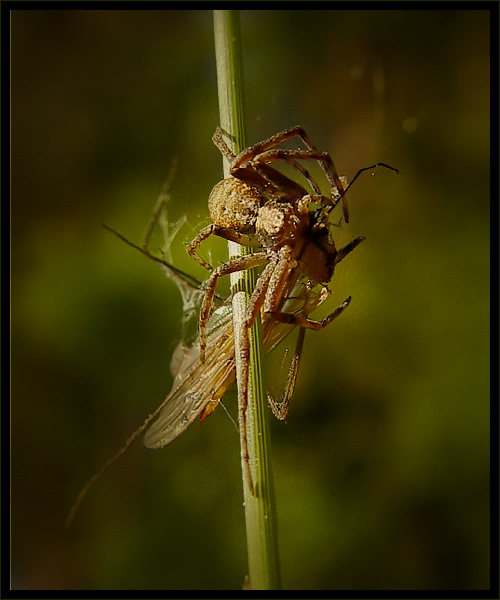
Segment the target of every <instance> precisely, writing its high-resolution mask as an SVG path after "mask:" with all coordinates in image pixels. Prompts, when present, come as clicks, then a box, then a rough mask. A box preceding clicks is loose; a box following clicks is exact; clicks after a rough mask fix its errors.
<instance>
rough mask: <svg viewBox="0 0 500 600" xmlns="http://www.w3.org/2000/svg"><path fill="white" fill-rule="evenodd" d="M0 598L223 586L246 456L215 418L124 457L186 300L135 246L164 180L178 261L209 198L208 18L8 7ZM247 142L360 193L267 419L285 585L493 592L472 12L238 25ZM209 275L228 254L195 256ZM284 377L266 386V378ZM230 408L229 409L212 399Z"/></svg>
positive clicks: (219, 246)
mask: <svg viewBox="0 0 500 600" xmlns="http://www.w3.org/2000/svg"><path fill="white" fill-rule="evenodd" d="M11 18H12V149H13V156H12V268H13V273H12V377H13V380H12V469H13V472H12V559H13V572H12V587H13V588H14V589H36V588H38V589H120V588H121V589H176V588H177V589H186V588H187V589H209V588H216V589H217V588H219V589H231V588H233V589H239V588H240V587H241V585H242V582H243V577H244V575H245V573H246V556H245V538H244V521H243V510H242V490H241V478H240V473H239V469H240V466H239V448H238V436H237V433H236V431H235V428H234V426H233V425H232V423H231V422H230V420H229V419H228V417H227V416H226V414H225V412H224V410H222V409H219V410H217V411H216V412H215V413H214V415H213V416H212V417H211V418H210V419H209V420H207V421H206V422H204V423H203V424H202V426H201V427H199V426H198V425H194V426H192V427H191V428H190V429H189V430H188V431H187V432H186V433H185V434H184V435H183V436H182V437H181V438H179V439H178V440H177V441H176V442H175V443H174V444H173V445H172V446H170V447H168V448H167V449H165V450H163V451H149V450H146V449H144V448H143V447H142V445H141V444H137V445H136V447H134V448H133V449H132V450H131V451H130V452H129V453H128V455H126V456H125V457H123V458H122V460H121V461H120V462H119V464H117V465H116V466H115V467H114V468H113V469H112V470H111V471H110V472H109V473H108V474H107V475H106V477H105V478H103V479H102V480H101V481H100V482H99V483H98V484H97V485H96V487H95V488H94V489H93V490H92V492H91V493H90V494H89V496H88V498H87V499H86V501H85V503H84V504H83V505H82V507H81V510H80V512H79V514H78V515H77V518H76V521H75V523H74V526H73V528H72V529H71V530H70V531H69V532H67V531H65V530H64V519H65V516H66V512H67V510H68V509H69V507H70V505H71V503H72V501H73V499H74V498H75V496H76V494H77V492H78V491H79V489H80V488H81V486H82V485H83V484H84V483H85V481H86V480H87V479H88V478H89V477H90V476H91V475H92V474H93V473H94V472H95V471H96V470H97V469H98V468H99V467H100V466H101V464H102V463H103V462H104V461H105V459H107V458H108V457H109V456H110V455H111V454H112V453H113V452H114V451H115V450H116V449H117V448H118V447H119V446H120V445H121V443H122V441H123V440H124V439H125V438H126V437H127V435H128V434H129V433H131V431H132V430H133V429H134V428H135V427H136V426H137V425H139V424H140V423H141V422H142V419H143V418H144V417H145V416H146V415H147V414H148V413H149V412H150V411H151V410H152V409H153V408H155V407H156V405H157V404H159V402H160V401H161V400H162V399H163V397H164V396H165V394H166V392H167V391H168V390H169V388H170V384H171V378H170V374H169V367H168V365H169V360H170V356H171V353H172V351H173V349H174V347H175V345H176V343H177V342H178V340H179V335H180V330H179V321H180V317H181V309H182V304H181V300H180V296H179V294H178V292H177V290H176V288H175V286H174V285H173V284H172V283H170V282H168V281H167V280H166V279H165V277H164V276H163V275H162V274H161V272H160V271H159V270H158V269H157V268H156V267H155V265H154V264H152V263H149V262H148V261H147V260H146V259H145V258H144V257H142V256H140V255H139V254H138V253H135V252H134V251H133V250H132V249H130V248H129V247H127V246H125V245H124V244H123V243H121V242H120V241H119V240H117V239H116V238H114V237H113V236H112V235H111V234H109V233H108V232H106V231H105V230H104V229H102V228H101V223H106V224H108V225H110V226H112V227H114V228H115V229H117V230H119V231H120V232H121V233H123V234H124V235H126V236H127V237H128V238H129V239H131V240H133V241H136V242H140V241H141V239H142V235H143V232H144V229H145V227H146V225H147V223H148V221H149V218H150V215H151V211H152V207H153V204H154V201H155V199H156V197H157V194H158V192H159V190H160V188H161V186H162V183H163V181H164V179H165V178H166V176H167V173H168V171H169V169H170V164H171V161H172V159H173V158H174V157H177V158H178V161H179V166H178V171H177V176H176V179H175V182H174V184H173V186H172V204H171V219H172V220H176V219H178V218H179V217H181V216H182V215H184V214H185V215H187V217H188V221H189V225H188V226H186V227H184V229H183V231H182V233H181V235H180V237H179V238H178V240H177V243H176V245H175V246H174V248H173V253H174V256H173V260H174V262H175V264H176V265H177V266H179V267H181V268H183V269H185V270H186V271H189V272H190V273H192V274H194V275H196V276H198V277H201V276H203V275H204V273H203V272H202V270H201V269H200V268H198V267H197V266H196V265H195V264H194V262H193V261H191V260H190V259H189V258H187V257H186V256H185V252H184V249H183V244H184V243H185V242H186V241H188V240H189V239H190V238H192V237H193V235H194V233H195V232H196V231H197V230H198V229H199V227H200V226H202V225H205V224H207V223H208V215H207V209H206V199H207V197H208V194H209V192H210V190H211V188H212V186H213V185H214V184H215V183H216V182H217V181H218V180H219V179H220V178H221V174H222V165H221V157H220V154H219V152H218V151H217V150H216V148H215V147H214V146H213V145H212V142H211V136H212V133H213V131H214V130H215V127H216V125H217V124H218V112H217V96H216V79H215V62H214V51H213V34H212V14H211V12H210V11H196V10H194V11H179V12H177V11H161V10H158V11H106V10H103V11H14V12H13V13H12V15H11ZM242 33H243V50H244V57H245V86H246V98H247V102H246V105H247V106H246V108H247V128H248V141H249V142H250V143H251V142H257V141H260V140H262V139H264V138H266V137H268V136H269V135H271V134H274V133H276V132H277V131H279V130H282V129H284V128H287V127H289V126H291V125H295V124H301V125H302V126H304V128H305V129H306V131H307V132H308V133H309V135H310V136H311V137H312V139H313V140H314V141H315V142H316V143H317V145H318V146H319V147H320V148H322V149H325V150H328V151H330V153H331V154H332V156H333V158H334V160H335V162H336V165H337V168H338V170H339V173H340V174H343V175H346V176H348V177H349V178H352V177H353V176H354V174H355V173H356V172H357V170H358V169H359V168H361V167H364V166H368V165H371V164H373V163H375V162H378V161H383V162H387V163H389V164H391V165H394V166H395V167H397V168H398V169H399V170H400V175H399V176H397V175H395V174H393V173H391V172H389V171H384V170H378V171H377V172H376V175H375V177H371V176H370V174H369V173H366V174H365V175H363V176H362V177H361V178H360V179H359V180H358V181H357V182H356V184H355V186H354V187H353V189H352V190H351V192H350V195H349V203H350V209H351V223H350V224H349V225H348V226H343V228H342V230H339V231H338V232H337V240H338V243H339V245H340V244H342V243H345V242H347V241H348V240H350V239H352V238H353V237H356V236H358V235H365V236H366V238H367V241H366V242H364V243H363V244H362V245H361V246H360V247H359V248H357V249H356V251H355V252H354V253H353V254H352V255H351V256H349V258H348V259H346V261H345V262H344V263H342V264H341V265H340V266H339V268H338V272H337V273H336V274H335V277H334V281H333V286H332V287H333V289H334V292H333V298H332V299H331V300H330V301H329V302H328V306H327V307H326V308H325V310H324V311H323V312H326V311H329V310H330V311H331V310H333V308H335V307H336V306H337V305H338V304H340V302H342V301H343V300H344V299H345V298H346V297H347V296H348V295H350V294H352V296H353V301H352V304H351V306H350V307H349V309H348V311H346V313H344V314H343V315H342V317H341V318H339V320H338V321H336V322H335V323H334V324H332V325H331V326H330V327H329V328H328V329H327V330H325V331H323V332H317V333H316V332H312V333H310V334H308V336H306V345H305V350H304V357H303V364H302V367H301V372H300V375H299V382H298V387H297V390H296V394H295V398H294V401H293V405H292V408H291V410H290V414H289V417H288V422H287V423H286V424H283V423H279V422H277V421H276V420H274V419H273V422H272V432H273V446H274V452H273V461H274V470H275V479H276V492H277V500H278V513H279V535H280V547H281V561H282V575H283V585H284V587H285V588H289V589H296V588H299V589H301V588H302V589H308V588H311V589H346V590H347V589H366V590H371V589H388V590H389V589H403V590H409V589H412V590H424V589H441V590H445V589H457V590H459V589H487V588H488V586H489V567H488V565H489V405H488V391H489V390H488V379H489V377H488V375H489V372H488V342H489V323H488V319H489V300H488V294H489V225H490V223H489V185H488V181H489V168H490V167H489V127H490V123H489V108H490V107H489V13H488V12H487V11H481V10H471V11H469V10H459V11H455V10H449V11H432V10H428V11H426V10H419V11H397V10H395V11H381V10H375V11H356V10H352V11H286V10H285V11H248V12H246V11H245V12H243V14H242ZM208 248H212V251H213V252H215V253H216V254H214V256H213V258H214V260H215V261H216V262H217V261H219V260H223V257H224V255H223V252H224V243H223V242H221V241H219V240H215V241H214V242H213V243H212V242H210V243H207V244H206V247H205V249H204V252H205V254H204V256H207V254H206V252H207V250H208ZM274 372H275V371H273V373H274ZM224 403H225V406H226V407H227V409H228V410H229V411H230V412H231V413H232V414H233V415H235V414H236V411H235V396H234V392H229V393H228V394H227V395H226V396H225V399H224Z"/></svg>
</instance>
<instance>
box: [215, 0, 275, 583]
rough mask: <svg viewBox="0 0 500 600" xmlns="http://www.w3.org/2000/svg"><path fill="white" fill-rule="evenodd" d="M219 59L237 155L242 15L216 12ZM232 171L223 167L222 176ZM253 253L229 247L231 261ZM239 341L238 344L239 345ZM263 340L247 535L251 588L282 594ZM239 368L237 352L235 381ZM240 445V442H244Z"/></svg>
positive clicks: (239, 310) (241, 130)
mask: <svg viewBox="0 0 500 600" xmlns="http://www.w3.org/2000/svg"><path fill="white" fill-rule="evenodd" d="M214 34H215V55H216V62H217V82H218V95H219V114H220V125H221V127H222V129H223V130H224V131H225V132H227V134H228V136H229V139H228V142H229V147H230V148H231V150H232V151H233V152H234V153H235V154H237V153H239V152H241V150H243V149H244V148H245V147H246V140H245V125H244V111H243V83H242V82H243V75H242V56H241V49H240V32H239V14H238V11H233V10H215V11H214ZM228 175H229V165H228V164H227V161H226V160H225V161H224V176H225V177H227V176H228ZM249 252H250V249H249V248H245V247H243V246H240V245H238V244H234V243H232V242H229V257H230V258H232V257H235V256H242V255H244V254H248V253H249ZM254 284H255V275H254V273H253V271H252V270H250V271H242V272H239V273H235V274H234V275H231V285H232V291H233V293H234V298H233V314H234V317H233V320H234V329H235V332H237V331H241V328H242V327H244V325H243V323H244V317H245V310H246V303H247V301H248V298H249V297H250V295H251V293H252V290H253V288H254ZM236 341H237V340H236ZM262 355H263V349H262V337H261V334H260V323H259V319H256V324H255V325H254V327H252V329H251V330H250V375H249V394H248V407H247V413H246V414H247V418H246V421H247V427H246V429H247V431H246V435H247V440H248V451H249V455H250V468H251V475H252V482H253V487H254V494H252V492H251V490H250V487H249V485H248V478H247V477H245V465H244V464H242V473H243V493H244V499H245V503H244V506H245V522H246V534H247V551H248V568H249V577H250V581H249V586H250V588H251V589H254V590H272V589H279V588H280V574H279V558H278V542H277V523H276V506H275V497H274V487H273V479H272V472H271V459H270V437H269V423H268V412H269V411H268V410H267V401H266V394H265V388H264V385H263V382H262V364H263V362H262ZM240 372H241V365H240V364H239V356H238V352H237V351H236V373H237V381H238V382H239V381H240V377H239V373H240ZM240 441H241V440H240Z"/></svg>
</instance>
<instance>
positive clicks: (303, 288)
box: [144, 281, 326, 448]
mask: <svg viewBox="0 0 500 600" xmlns="http://www.w3.org/2000/svg"><path fill="white" fill-rule="evenodd" d="M325 297H326V296H325V294H320V293H316V292H313V291H311V290H310V289H309V287H308V286H307V285H306V282H305V281H301V282H300V283H298V284H296V285H295V286H294V287H293V289H292V291H291V292H290V293H289V295H288V296H287V297H286V300H285V302H284V304H283V310H284V311H285V312H288V313H298V314H301V315H302V316H307V315H308V314H309V313H310V312H311V311H312V310H314V308H316V307H317V306H318V305H319V304H321V302H323V301H324V299H325ZM263 325H264V334H263V336H264V349H265V351H266V353H267V352H270V351H271V350H273V349H274V348H275V347H276V346H277V345H278V344H279V343H280V342H281V341H282V340H283V339H284V338H285V337H286V336H287V335H288V334H289V333H290V332H291V331H292V330H293V329H294V327H295V326H294V325H290V324H285V323H280V322H277V321H275V320H274V319H270V318H268V317H265V318H264V323H263ZM176 371H177V374H176V377H175V380H174V384H173V387H172V391H171V392H170V394H169V395H168V396H167V398H166V399H165V400H164V402H163V403H162V404H161V406H160V407H159V408H158V409H157V411H155V412H156V413H158V412H159V416H158V418H157V420H156V421H155V422H153V424H152V425H150V426H149V428H148V429H147V431H146V433H145V435H144V445H145V446H146V447H147V448H163V446H166V445H167V444H170V442H172V441H173V440H174V439H175V438H176V437H178V436H179V435H180V434H181V433H183V432H184V431H185V430H186V429H187V427H189V425H190V424H191V423H192V422H193V421H195V420H196V418H197V417H198V416H201V417H202V418H204V417H205V416H208V415H209V414H210V413H211V412H212V411H213V410H214V409H215V408H216V406H217V404H218V403H219V400H220V399H221V398H222V396H223V395H224V393H225V391H226V389H227V388H228V386H229V385H230V384H231V383H232V382H233V381H234V379H235V374H236V370H235V357H234V336H233V322H232V310H231V306H230V305H229V304H228V305H225V306H222V307H220V308H219V309H217V310H216V311H215V312H214V314H213V315H212V317H211V319H210V321H209V329H208V343H207V349H206V358H205V362H201V361H200V351H199V344H198V339H196V340H195V341H194V343H193V345H192V346H191V348H190V349H189V350H188V351H187V352H186V353H185V354H184V356H183V358H182V359H181V360H180V362H179V364H178V365H177V367H176ZM293 384H295V378H294V379H293ZM291 393H293V392H291ZM291 393H290V395H291Z"/></svg>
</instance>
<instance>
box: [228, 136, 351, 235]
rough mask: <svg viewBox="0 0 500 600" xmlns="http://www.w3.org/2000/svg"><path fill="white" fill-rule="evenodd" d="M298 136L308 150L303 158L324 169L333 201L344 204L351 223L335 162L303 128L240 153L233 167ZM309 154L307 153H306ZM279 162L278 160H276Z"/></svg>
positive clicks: (235, 158) (272, 138)
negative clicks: (314, 162)
mask: <svg viewBox="0 0 500 600" xmlns="http://www.w3.org/2000/svg"><path fill="white" fill-rule="evenodd" d="M295 136H298V137H299V138H300V139H301V140H302V141H303V143H304V144H305V145H306V146H307V148H308V151H309V152H308V156H307V157H303V158H306V159H311V160H317V161H318V163H319V165H320V167H321V168H322V169H323V172H324V174H325V176H326V178H327V179H328V182H329V184H330V188H331V194H332V199H334V198H336V201H335V200H334V205H335V204H337V202H338V200H341V202H342V212H343V215H344V220H345V222H346V223H348V222H349V209H348V207H347V202H346V200H345V197H344V196H345V192H346V190H345V189H344V186H343V184H342V181H341V179H340V177H339V175H338V173H337V169H336V168H335V165H334V164H333V160H332V158H331V156H330V155H329V154H328V152H320V151H319V150H318V148H317V146H316V145H315V144H314V143H313V141H312V140H311V138H310V137H309V136H308V135H307V133H306V132H305V130H304V129H303V127H301V126H300V125H296V126H295V127H290V128H289V129H285V130H284V131H281V132H280V133H277V134H276V135H273V136H272V137H270V138H268V139H267V140H264V141H263V142H260V143H259V144H255V145H253V146H250V147H249V148H247V149H246V150H243V152H240V153H239V154H238V155H237V156H235V157H234V160H233V163H232V165H231V166H232V167H234V168H236V167H238V166H243V165H244V164H245V163H246V162H249V161H252V160H253V159H255V158H256V157H258V155H259V154H263V153H265V152H267V151H269V150H270V149H272V148H275V147H276V146H277V145H278V144H281V143H283V142H286V141H287V140H289V139H291V138H293V137H295ZM306 152H307V151H306ZM275 160H278V159H275Z"/></svg>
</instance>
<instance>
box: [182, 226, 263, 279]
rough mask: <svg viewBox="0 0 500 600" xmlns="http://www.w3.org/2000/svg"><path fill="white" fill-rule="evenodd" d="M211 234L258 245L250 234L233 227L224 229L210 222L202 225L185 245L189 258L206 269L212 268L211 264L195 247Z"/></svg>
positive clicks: (249, 244) (239, 242)
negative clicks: (204, 225)
mask: <svg viewBox="0 0 500 600" xmlns="http://www.w3.org/2000/svg"><path fill="white" fill-rule="evenodd" d="M211 235H217V236H219V237H221V238H224V239H226V240H230V241H231V242H237V243H238V244H241V245H242V246H250V247H254V248H256V247H259V243H258V241H257V240H256V239H255V237H253V236H251V235H246V234H244V233H240V232H239V231H236V230H235V229H226V228H225V227H220V226H219V225H215V223H212V224H211V225H207V227H204V228H203V229H202V230H201V231H200V232H199V233H198V235H197V236H196V237H195V238H194V239H193V240H192V241H191V242H189V244H187V246H186V250H187V253H188V254H189V256H191V258H194V260H195V261H196V262H197V263H198V264H200V265H201V266H202V267H205V269H207V270H208V271H211V270H212V267H211V265H209V264H208V263H207V262H205V261H204V260H203V259H202V258H201V256H200V255H199V254H198V253H197V252H196V251H197V249H198V248H199V247H200V246H201V244H202V243H203V242H204V241H205V240H206V239H207V238H209V237H210V236H211Z"/></svg>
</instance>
